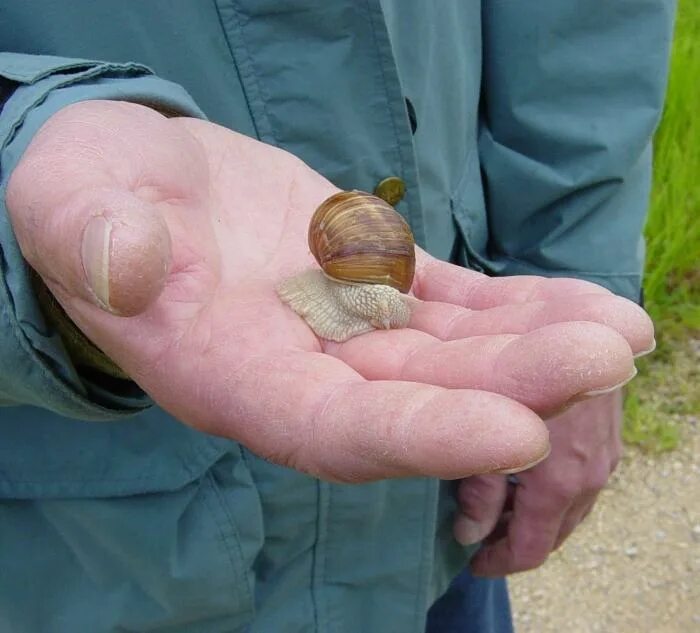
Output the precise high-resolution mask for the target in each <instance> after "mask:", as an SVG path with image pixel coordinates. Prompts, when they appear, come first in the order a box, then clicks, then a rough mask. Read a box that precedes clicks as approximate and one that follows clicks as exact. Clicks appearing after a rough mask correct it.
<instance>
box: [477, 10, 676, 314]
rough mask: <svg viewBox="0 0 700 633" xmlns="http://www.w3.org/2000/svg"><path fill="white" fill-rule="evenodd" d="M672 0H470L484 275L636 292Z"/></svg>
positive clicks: (635, 296) (630, 295)
mask: <svg viewBox="0 0 700 633" xmlns="http://www.w3.org/2000/svg"><path fill="white" fill-rule="evenodd" d="M674 8H675V3H674V2H673V0H621V1H618V2H599V1H598V0H577V1H575V2H560V0H546V1H540V2H497V1H495V0H494V1H489V0H484V2H483V37H484V40H483V54H484V58H483V79H482V86H483V88H482V112H481V123H480V135H479V153H480V161H481V165H482V176H483V179H484V186H485V192H486V199H487V208H488V219H489V239H490V242H489V251H488V253H485V254H484V259H485V264H486V267H487V268H488V269H490V271H491V272H492V273H493V274H496V275H520V274H535V275H545V276H573V277H579V278H583V279H588V280H590V281H594V282H596V283H599V284H601V285H603V286H606V287H608V288H609V289H610V290H612V291H613V292H616V293H618V294H620V295H623V296H626V297H627V298H630V299H632V300H635V301H637V300H639V299H640V286H641V275H642V267H643V260H644V243H643V237H642V230H643V225H644V221H645V217H646V212H647V207H648V198H649V191H650V183H651V159H652V149H651V138H652V135H653V132H654V129H655V127H656V125H657V123H658V121H659V118H660V115H661V110H662V104H663V96H664V92H665V87H666V76H667V66H668V56H669V49H670V42H671V34H672V26H673V24H672V23H673V14H674Z"/></svg>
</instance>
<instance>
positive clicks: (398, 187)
mask: <svg viewBox="0 0 700 633" xmlns="http://www.w3.org/2000/svg"><path fill="white" fill-rule="evenodd" d="M405 194H406V183H404V181H403V180H401V178H399V177H398V176H389V177H388V178H385V179H384V180H382V181H381V182H380V183H379V184H378V185H377V186H376V187H375V189H374V195H375V196H377V197H378V198H381V199H382V200H384V201H385V202H388V203H389V204H390V205H391V206H394V205H395V204H397V203H398V202H400V201H401V200H402V199H403V197H404V195H405Z"/></svg>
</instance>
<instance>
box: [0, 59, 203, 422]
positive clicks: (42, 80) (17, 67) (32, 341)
mask: <svg viewBox="0 0 700 633" xmlns="http://www.w3.org/2000/svg"><path fill="white" fill-rule="evenodd" d="M0 83H1V84H2V85H3V86H4V90H3V97H4V104H3V103H0V107H1V108H2V112H1V114H0V406H1V405H5V406H7V405H22V404H24V405H34V406H39V407H43V408H46V409H50V410H52V411H54V412H56V413H59V414H61V415H65V416H68V417H72V418H81V419H89V420H110V419H116V418H120V417H123V416H125V415H130V414H134V413H138V412H139V411H142V410H143V409H145V408H148V407H149V406H151V404H152V402H151V400H150V398H149V397H148V396H147V395H146V394H145V393H143V391H141V389H139V388H138V386H137V385H136V384H135V383H133V382H131V381H128V380H120V379H117V378H114V377H110V376H107V375H106V374H102V373H101V372H99V371H80V372H79V371H78V369H77V368H76V365H75V363H74V362H73V361H72V359H71V358H70V357H69V355H68V353H67V351H66V347H65V345H64V343H63V341H62V340H61V338H60V336H59V334H58V333H57V332H56V331H55V329H54V328H53V327H52V326H51V325H50V324H49V323H48V322H47V320H46V319H45V318H44V316H43V314H42V311H41V306H40V304H39V301H38V300H37V296H36V294H35V292H34V290H33V285H32V272H31V269H30V268H29V266H28V265H27V263H26V261H25V260H24V258H23V257H22V254H21V252H20V249H19V246H18V244H17V240H16V238H15V236H14V232H13V230H12V225H11V224H10V221H9V218H8V214H7V207H6V204H5V194H6V187H7V183H8V180H9V178H10V175H11V174H12V171H13V169H14V168H15V167H16V166H17V164H18V163H19V161H20V159H21V157H22V155H23V154H24V151H25V150H26V148H27V147H28V145H29V143H30V142H31V140H32V138H33V137H34V135H35V133H36V132H37V131H38V130H39V128H40V127H41V126H42V125H43V124H44V123H45V122H46V121H47V120H48V119H49V118H50V117H51V116H52V115H54V114H55V113H57V112H58V111H59V110H61V109H63V108H64V107H66V106H68V105H71V104H73V103H77V102H80V101H87V100H93V99H106V100H112V101H114V100H119V101H131V102H134V103H139V104H142V105H146V106H149V107H152V108H154V109H156V110H159V111H160V112H162V113H163V114H166V115H170V116H190V117H197V118H206V117H205V116H204V114H203V113H202V111H201V110H200V109H199V108H198V107H197V105H196V104H195V103H194V101H193V100H192V98H191V97H190V96H189V95H188V94H187V92H186V91H185V90H184V89H183V88H182V87H180V86H178V85H176V84H173V83H171V82H168V81H165V80H163V79H160V78H158V77H156V76H154V75H153V73H152V71H151V70H150V69H148V68H147V67H145V66H142V65H139V64H133V63H124V64H114V63H105V62H99V61H90V60H76V59H66V58H60V57H48V56H39V55H22V54H14V53H0ZM8 87H9V88H10V89H8Z"/></svg>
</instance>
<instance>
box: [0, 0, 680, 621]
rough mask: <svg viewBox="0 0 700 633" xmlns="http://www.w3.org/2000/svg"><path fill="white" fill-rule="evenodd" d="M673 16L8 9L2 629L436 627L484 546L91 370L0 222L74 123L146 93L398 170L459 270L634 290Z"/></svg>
mask: <svg viewBox="0 0 700 633" xmlns="http://www.w3.org/2000/svg"><path fill="white" fill-rule="evenodd" d="M672 5H673V2H672V1H671V0H626V1H624V0H620V1H618V2H606V3H601V2H598V1H596V0H577V1H576V2H560V1H559V0H540V1H539V2H536V3H521V2H496V1H495V0H494V1H488V0H484V1H483V2H477V1H476V0H474V1H471V0H469V1H465V0H442V1H441V2H424V1H421V0H384V1H382V2H379V1H378V0H363V1H357V0H177V1H176V0H171V1H165V0H150V1H149V2H108V1H106V0H70V1H66V2H60V3H58V2H55V1H52V0H27V1H23V2H9V1H8V2H2V3H0V43H1V45H2V47H3V49H2V50H3V51H6V52H2V53H0V97H1V99H2V101H1V102H3V103H4V107H3V109H2V112H1V113H0V148H1V153H0V169H1V172H0V173H1V177H2V180H1V186H2V189H1V193H2V195H1V196H0V204H1V205H2V207H0V208H2V211H1V212H0V404H3V405H5V406H4V407H2V408H0V438H2V440H1V441H0V497H3V498H5V499H8V500H14V501H13V502H9V501H8V502H6V503H3V504H0V526H2V527H0V630H3V631H4V630H9V631H32V632H33V631H52V632H54V631H55V632H61V631H71V632H74V631H103V630H112V629H115V630H117V629H118V630H127V629H128V630H146V629H149V630H151V629H150V628H149V627H154V629H155V628H156V627H157V626H163V627H165V628H164V629H163V630H168V631H189V630H192V631H197V632H201V631H223V630H226V631H230V630H238V629H239V627H244V626H246V625H249V626H250V628H249V629H248V630H250V631H254V632H258V631H274V632H278V631H279V632H283V631H290V632H292V631H310V630H318V631H333V632H338V633H345V632H347V633H350V632H352V633H356V632H358V631H363V632H372V631H401V632H402V633H404V632H411V631H416V632H418V631H421V630H422V629H423V626H424V615H425V612H426V610H427V608H428V606H429V605H430V604H431V602H432V601H433V600H434V599H435V598H436V597H437V596H438V595H439V594H440V592H441V591H443V590H444V588H445V586H446V583H447V582H448V581H449V579H450V578H451V577H452V576H453V575H454V574H455V573H456V572H457V571H458V570H459V569H460V567H461V566H463V565H464V562H465V560H466V556H467V554H468V552H465V551H464V550H463V549H461V548H459V547H458V546H457V545H456V543H454V541H453V540H452V538H451V536H450V521H451V513H452V511H453V508H454V503H453V500H452V497H451V494H450V486H449V484H447V483H445V482H439V481H435V480H430V479H413V480H407V481H383V482H378V483H374V484H368V485H361V486H345V485H334V484H329V483H325V482H321V481H318V480H315V479H313V478H310V477H307V476H305V475H302V474H299V473H297V472H294V471H291V470H287V469H284V468H281V467H278V466H274V465H272V464H269V463H267V462H265V461H264V460H262V459H260V458H259V457H257V456H255V455H253V454H251V453H250V452H249V451H248V450H247V449H246V448H245V447H243V446H240V445H238V444H236V443H234V442H230V441H226V440H222V439H220V438H214V437H210V436H207V435H204V434H201V433H198V432H195V431H193V430H191V429H189V428H187V427H185V426H183V425H181V424H179V423H178V422H177V421H175V420H173V419H172V418H170V417H169V416H168V415H167V414H166V413H164V412H163V411H162V410H160V409H158V408H157V407H155V406H152V404H151V402H150V401H149V400H148V397H147V396H146V395H145V394H143V393H141V392H140V391H139V390H138V389H137V388H136V387H135V386H134V385H132V384H129V383H121V382H115V381H112V380H109V379H107V378H106V377H104V376H97V375H95V374H88V373H86V372H80V371H78V369H76V367H75V366H74V364H73V363H72V362H71V360H70V358H69V357H68V355H67V354H66V351H65V348H64V346H63V344H62V342H61V340H60V339H59V337H58V335H57V334H56V332H55V331H53V330H52V329H51V328H50V327H49V326H48V325H47V324H46V322H45V320H44V319H43V318H42V315H41V312H40V310H39V307H38V304H37V300H36V297H35V294H34V292H33V290H32V285H31V280H30V277H29V273H28V270H27V267H26V265H25V263H24V262H23V260H22V258H21V255H20V253H19V250H18V247H17V244H16V241H15V239H14V236H13V233H12V229H11V226H10V225H9V222H8V219H7V214H6V212H5V210H4V192H5V186H6V184H7V180H8V178H9V175H10V174H11V172H12V169H13V168H14V166H15V165H16V164H17V162H18V161H19V159H20V157H21V155H22V152H23V151H24V149H25V148H26V146H27V144H28V143H29V141H30V140H31V138H32V136H33V134H34V133H35V132H36V130H37V129H38V128H39V127H40V126H41V124H42V123H43V122H44V121H46V119H47V118H48V117H49V116H51V114H53V113H54V112H56V111H57V110H59V109H60V108H62V107H64V106H65V105H67V104H70V103H73V102H76V101H81V100H85V99H121V100H131V101H136V102H139V103H146V104H151V105H154V106H157V107H159V108H167V109H170V110H173V111H175V112H180V113H183V114H187V115H190V116H197V117H206V118H208V119H210V120H212V121H215V122H217V123H220V124H223V125H225V126H227V127H230V128H232V129H235V130H237V131H239V132H242V133H244V134H247V135H250V136H254V137H257V138H259V139H261V140H263V141H265V142H267V143H270V144H273V145H277V146H280V147H283V148H284V149H286V150H289V151H290V152H292V153H294V154H296V155H297V156H299V157H301V158H302V159H303V160H304V161H306V162H307V163H308V164H309V165H311V166H312V167H314V168H315V169H316V170H318V171H319V172H321V173H322V174H324V175H325V176H326V177H328V178H329V179H330V180H331V181H332V182H334V183H335V184H336V185H337V186H339V187H342V188H357V189H363V190H368V191H372V190H374V188H375V186H376V185H377V183H378V182H380V181H382V180H383V179H385V178H386V177H388V176H397V177H399V178H401V179H402V180H403V181H404V182H405V184H406V195H405V197H404V198H403V200H402V201H401V202H400V203H399V204H398V206H397V208H398V209H399V211H400V212H401V213H402V214H403V215H404V216H405V217H406V218H407V219H408V220H409V222H410V223H411V225H412V227H413V230H414V233H415V235H416V238H417V241H418V242H419V243H420V244H421V245H423V246H424V247H426V248H427V249H428V250H429V251H430V252H431V253H433V254H434V255H436V256H437V257H440V258H443V259H453V260H455V261H458V262H460V263H462V264H465V265H467V266H470V267H472V268H474V269H477V270H482V271H485V272H486V273H488V274H491V275H512V274H538V275H552V276H554V275H558V276H576V277H582V278H586V279H590V280H592V281H595V282H598V283H601V284H603V285H605V286H607V287H609V288H611V289H612V290H613V291H615V292H618V293H620V294H622V295H625V296H627V297H629V298H632V299H637V298H638V297H639V288H640V274H641V267H642V259H643V244H642V240H641V228H642V224H643V221H644V216H645V211H646V207H647V198H648V194H649V183H650V161H651V146H650V138H651V135H652V132H653V130H654V127H655V125H656V123H657V121H658V119H659V116H660V111H661V105H662V96H663V92H664V88H665V76H666V65H667V57H668V49H669V41H670V34H671V23H672V13H673V6H672ZM17 500H35V502H34V503H32V504H21V503H20V504H18V503H17ZM76 605H78V606H76ZM253 614H255V615H253ZM166 625H167V626H166ZM119 627H123V628H119ZM167 627H171V628H167ZM158 630H161V629H158Z"/></svg>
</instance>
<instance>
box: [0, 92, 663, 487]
mask: <svg viewBox="0 0 700 633" xmlns="http://www.w3.org/2000/svg"><path fill="white" fill-rule="evenodd" d="M336 191H337V189H336V188H335V187H333V186H332V185H331V184H330V183H329V182H328V181H326V180H325V179H323V178H322V177H321V176H320V175H319V174H317V173H316V172H314V171H313V170H311V169H310V168H309V167H307V166H306V165H304V164H303V163H301V162H300V161H299V160H298V159H296V158H295V157H293V156H291V155H290V154H288V153H286V152H284V151H281V150H279V149H276V148H273V147H270V146H267V145H264V144H262V143H259V142H257V141H254V140H252V139H249V138H246V137H243V136H241V135H239V134H236V133H234V132H231V131H229V130H226V129H224V128H221V127H219V126H216V125H214V124H211V123H207V122H203V121H197V120H191V119H185V118H174V119H166V118H165V117H162V116H161V115H160V114H158V113H156V112H154V111H153V110H150V109H148V108H146V107H142V106H139V105H135V104H129V103H120V102H101V101H92V102H90V101H88V102H83V103H80V104H76V105H73V106H69V107H67V108H65V109H64V110H62V111H61V112H59V113H57V114H56V115H54V116H53V117H52V118H51V119H50V120H49V121H48V122H47V123H46V124H45V125H44V126H43V128H42V129H41V130H40V132H39V133H38V134H37V135H36V137H35V139H34V140H33V142H32V143H31V145H30V147H29V148H28V149H27V151H26V152H25V154H24V156H23V158H22V160H21V162H20V164H19V166H18V167H17V168H16V169H15V171H14V172H13V174H12V176H11V179H10V182H9V185H8V192H7V205H8V210H9V214H10V219H11V222H12V225H13V227H14V230H15V233H16V235H17V238H18V241H19V244H20V247H21V249H22V252H23V254H24V256H25V257H26V259H27V260H28V262H29V263H30V264H31V265H32V266H33V267H34V268H35V269H36V270H37V271H38V272H39V274H40V275H41V276H42V277H43V279H44V280H45V282H46V284H47V286H48V287H49V289H50V290H51V291H52V292H53V293H54V295H55V296H56V297H57V298H58V300H59V301H60V302H61V304H62V305H63V307H64V308H65V310H66V312H67V313H68V315H69V316H70V317H71V318H72V319H73V320H74V322H75V323H76V324H77V325H78V326H79V327H80V328H81V329H82V330H83V331H84V332H85V333H86V334H87V336H88V337H90V339H91V340H93V341H94V342H95V343H96V344H97V345H98V346H99V347H101V348H102V349H103V350H104V351H105V352H106V353H107V354H108V355H109V356H111V357H112V358H113V359H114V360H115V362H116V363H117V364H118V365H119V366H120V367H121V368H122V369H124V370H125V371H126V372H127V373H128V374H129V375H130V376H131V377H132V378H133V379H134V380H135V381H136V382H137V383H138V384H139V385H140V386H141V387H142V388H143V389H144V390H145V391H146V392H147V393H149V395H151V396H152V397H153V399H154V400H155V401H156V402H157V403H159V404H160V405H161V406H162V407H164V408H165V409H166V410H168V411H169V412H170V413H171V414H173V415H174V416H176V417H177V418H179V419H180V420H182V421H183V422H184V423H186V424H189V425H191V426H193V427H196V428H198V429H201V430H203V431H205V432H209V433H214V434H218V435H224V436H227V437H231V438H234V439H236V440H238V441H240V442H242V443H244V444H245V445H247V446H248V447H249V448H250V449H251V450H253V451H255V452H256V453H258V454H260V455H262V456H264V457H266V458H267V459H270V460H272V461H274V462H276V463H280V464H284V465H287V466H291V467H293V468H297V469H299V470H302V471H304V472H308V473H311V474H314V475H316V476H319V477H322V478H325V479H328V480H333V481H348V482H362V481H371V480H376V479H381V478H386V477H405V476H415V475H426V476H434V477H442V478H446V479H461V478H466V477H470V476H473V475H477V474H484V473H493V472H499V471H516V470H523V469H525V468H527V467H529V466H531V465H532V464H533V463H536V462H538V461H540V460H542V459H543V458H544V457H545V456H546V455H547V454H548V452H549V449H550V446H549V444H550V440H549V436H550V435H553V436H555V437H556V434H553V432H552V427H550V429H549V430H548V429H547V426H546V425H545V424H544V423H543V422H542V417H543V416H549V415H551V414H552V413H553V412H555V411H558V410H560V409H562V408H563V407H564V406H566V405H567V404H569V403H570V402H572V401H574V400H576V399H577V398H580V397H582V395H583V394H585V393H587V392H590V391H595V390H600V389H606V388H611V387H614V386H615V385H619V384H621V383H623V382H625V381H626V380H628V379H629V378H630V377H631V376H632V375H633V372H634V365H633V356H634V355H637V354H641V353H644V352H647V351H649V350H651V349H652V348H653V344H654V339H653V328H652V325H651V321H650V320H649V318H648V317H647V315H646V314H645V313H644V312H643V311H642V310H641V309H640V308H639V307H638V306H636V305H634V304H633V303H631V302H629V301H626V300H624V299H621V298H617V297H614V296H612V295H611V294H610V293H609V292H607V291H606V290H604V289H602V288H600V287H598V286H595V285H593V284H590V283H587V282H581V281H576V280H565V279H559V280H547V279H543V278H538V277H514V278H502V279H489V278H487V277H485V276H483V275H480V274H478V273H475V272H473V271H468V270H464V269H461V268H458V267H455V266H451V265H449V264H445V263H442V262H438V261H437V260H435V259H433V258H431V257H430V256H429V255H427V254H426V253H424V252H423V251H421V250H420V249H418V260H417V270H416V280H415V283H414V287H413V294H414V295H415V296H416V297H417V298H418V299H420V300H422V301H420V302H418V305H417V307H416V308H415V310H414V312H413V315H412V318H411V322H410V323H409V326H408V328H406V329H403V330H392V331H385V332H371V333H369V334H366V335H362V336H360V337H356V338H354V339H351V340H350V341H348V342H347V343H343V344H338V343H330V342H328V341H324V340H322V339H318V338H317V337H315V336H314V335H313V333H312V332H311V331H310V329H309V328H308V327H307V325H306V324H305V323H304V322H303V320H302V319H300V318H299V317H298V316H297V315H296V314H294V313H293V312H292V311H291V310H290V309H289V308H288V307H287V306H285V305H284V304H282V302H281V301H280V300H279V298H278V297H277V295H276V293H275V291H274V288H275V285H276V284H277V283H279V281H280V280H281V279H283V278H284V277H286V276H289V275H292V274H295V273H298V272H300V271H302V270H304V269H306V268H308V267H311V266H313V265H314V262H313V258H312V256H311V254H310V253H309V252H308V247H307V245H306V230H307V225H308V221H309V219H310V216H311V214H312V213H313V211H314V209H315V208H316V207H317V206H318V204H320V203H321V202H322V201H323V200H324V199H325V198H327V197H328V196H329V195H331V194H332V193H334V192H336ZM95 218H99V219H98V220H95ZM91 220H92V221H93V222H95V221H96V222H97V224H98V226H103V227H105V228H104V230H102V229H101V230H96V229H94V225H93V224H90V226H91V227H92V228H90V229H89V230H86V227H87V226H88V225H89V223H90V222H91ZM84 239H85V240H87V242H84ZM83 258H84V259H85V261H83ZM611 441H612V440H611ZM562 442H564V443H565V441H564V440H562ZM545 463H546V462H545ZM532 472H534V469H533V471H532Z"/></svg>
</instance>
